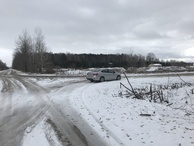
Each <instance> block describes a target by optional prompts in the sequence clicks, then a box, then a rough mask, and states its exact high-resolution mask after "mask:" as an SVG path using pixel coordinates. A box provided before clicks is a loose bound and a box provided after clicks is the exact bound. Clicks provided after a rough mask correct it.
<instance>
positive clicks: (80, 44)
mask: <svg viewBox="0 0 194 146" xmlns="http://www.w3.org/2000/svg"><path fill="white" fill-rule="evenodd" d="M193 13H194V1H193V0H184V1H183V0H163V1H155V0H143V1H142V0H98V1H97V0H41V1H39V0H33V1H26V0H16V1H11V0H1V1H0V32H1V34H0V46H4V47H7V48H12V49H13V48H14V47H15V46H14V42H15V40H16V39H17V37H18V35H19V34H20V33H21V32H22V30H24V29H25V28H26V29H27V30H29V32H33V30H34V28H36V27H37V26H38V27H40V28H41V29H42V31H43V33H44V34H45V38H46V41H47V45H48V46H50V48H51V50H52V51H53V52H59V51H60V52H66V51H69V52H74V53H76V52H78V53H81V52H101V53H103V52H104V53H107V52H110V53H111V52H112V53H117V52H118V53H120V52H122V51H123V52H126V53H127V52H130V49H129V51H128V49H127V48H131V47H130V46H132V48H134V49H135V50H136V51H135V52H137V53H138V54H146V53H147V52H154V53H155V54H157V56H159V57H161V58H168V57H169V58H170V57H171V58H172V57H177V58H178V57H183V56H182V55H180V54H183V53H182V52H183V50H184V49H186V48H187V47H191V45H189V46H187V45H186V46H183V45H182V44H192V43H193V40H194V37H193V33H194V29H193V26H194V18H193V16H192V14H193ZM165 46H167V47H165ZM180 46H181V47H180ZM123 48H125V49H123ZM95 49H97V50H98V51H95ZM175 49H176V51H175Z"/></svg>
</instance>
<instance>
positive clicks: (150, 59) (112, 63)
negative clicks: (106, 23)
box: [49, 53, 191, 68]
mask: <svg viewBox="0 0 194 146" xmlns="http://www.w3.org/2000/svg"><path fill="white" fill-rule="evenodd" d="M49 56H50V57H49V58H50V61H51V62H52V63H53V65H54V66H55V67H60V68H92V67H124V68H128V67H147V66H148V65H149V64H153V63H160V64H162V65H163V66H188V65H191V64H189V63H185V62H177V61H173V60H171V61H160V60H159V59H158V58H156V56H155V55H154V53H148V54H147V55H146V56H143V55H136V54H71V53H66V54H65V53H54V54H52V53H49Z"/></svg>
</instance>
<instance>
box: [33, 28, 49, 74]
mask: <svg viewBox="0 0 194 146" xmlns="http://www.w3.org/2000/svg"><path fill="white" fill-rule="evenodd" d="M34 53H35V54H34V63H35V65H36V68H38V71H39V72H41V73H42V72H43V69H44V67H45V64H46V62H47V60H48V54H47V47H46V43H45V38H44V35H43V34H42V31H41V29H40V28H36V29H35V35H34Z"/></svg>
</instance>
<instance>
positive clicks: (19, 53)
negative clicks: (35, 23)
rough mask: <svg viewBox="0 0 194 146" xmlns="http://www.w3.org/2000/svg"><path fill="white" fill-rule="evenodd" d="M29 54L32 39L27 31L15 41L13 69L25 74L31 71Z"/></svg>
mask: <svg viewBox="0 0 194 146" xmlns="http://www.w3.org/2000/svg"><path fill="white" fill-rule="evenodd" d="M31 53H32V38H31V36H30V35H29V33H28V32H27V30H24V32H23V33H22V34H21V35H20V36H19V37H18V39H17V41H16V48H15V51H14V59H13V64H12V66H13V68H15V69H18V70H22V71H25V72H29V71H31ZM16 58H18V59H16ZM14 61H15V62H14Z"/></svg>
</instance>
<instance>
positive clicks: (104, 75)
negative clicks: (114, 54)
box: [86, 69, 121, 82]
mask: <svg viewBox="0 0 194 146" xmlns="http://www.w3.org/2000/svg"><path fill="white" fill-rule="evenodd" d="M86 78H87V79H88V80H90V81H91V82H93V81H100V82H104V81H110V80H120V79H121V75H120V74H119V73H116V72H115V71H114V70H112V69H96V70H94V71H91V72H88V73H87V76H86Z"/></svg>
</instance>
